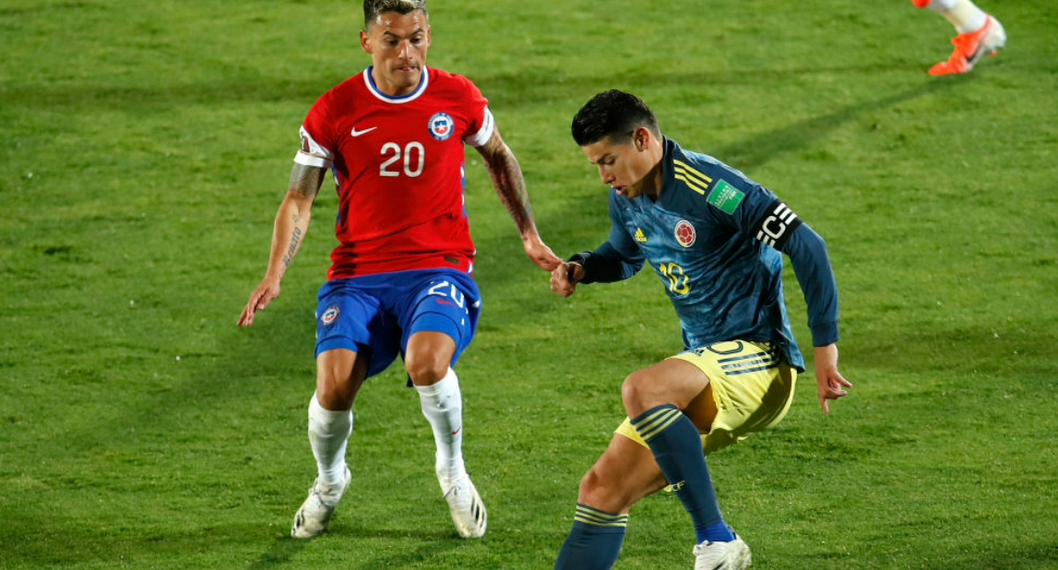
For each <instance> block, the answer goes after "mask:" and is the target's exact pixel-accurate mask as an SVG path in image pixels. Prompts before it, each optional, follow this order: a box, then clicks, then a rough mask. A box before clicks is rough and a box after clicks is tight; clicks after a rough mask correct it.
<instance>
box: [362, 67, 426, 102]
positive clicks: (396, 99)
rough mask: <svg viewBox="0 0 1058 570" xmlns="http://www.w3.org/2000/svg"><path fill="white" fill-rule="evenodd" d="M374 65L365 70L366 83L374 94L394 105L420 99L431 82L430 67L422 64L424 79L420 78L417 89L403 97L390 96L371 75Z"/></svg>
mask: <svg viewBox="0 0 1058 570" xmlns="http://www.w3.org/2000/svg"><path fill="white" fill-rule="evenodd" d="M372 67H373V66H369V67H368V68H367V69H365V70H364V74H363V75H364V85H366V86H367V90H368V91H370V92H371V94H372V95H374V96H375V97H377V98H379V99H380V100H382V101H385V102H386V103H393V104H394V105H401V104H404V103H410V102H412V101H414V100H416V99H418V98H419V97H420V96H421V95H422V94H423V93H425V92H426V87H427V86H428V85H429V84H430V69H429V68H428V67H426V66H425V65H424V66H422V79H420V80H419V86H418V87H416V88H415V91H412V92H411V93H409V94H407V95H405V96H403V97H390V96H389V95H386V94H385V93H382V91H380V90H379V89H378V86H377V85H375V78H374V77H372V76H371V69H372Z"/></svg>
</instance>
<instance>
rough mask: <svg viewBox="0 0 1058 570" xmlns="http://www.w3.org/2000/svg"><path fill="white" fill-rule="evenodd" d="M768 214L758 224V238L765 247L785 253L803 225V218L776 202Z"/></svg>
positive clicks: (781, 203)
mask: <svg viewBox="0 0 1058 570" xmlns="http://www.w3.org/2000/svg"><path fill="white" fill-rule="evenodd" d="M767 212H768V213H767V214H766V215H765V216H764V218H763V219H761V221H760V223H758V224H756V226H755V228H754V229H756V230H757V234H756V237H757V239H758V240H759V241H760V242H761V243H763V244H764V245H770V246H771V247H774V248H775V249H777V250H779V251H783V248H785V247H786V242H787V241H788V240H789V239H790V236H791V235H793V233H794V230H796V229H797V227H798V226H800V225H801V218H798V217H797V214H795V213H794V212H793V210H791V209H790V207H789V206H787V205H786V204H784V203H783V202H780V201H779V200H775V201H774V202H772V204H771V205H770V206H768V209H767Z"/></svg>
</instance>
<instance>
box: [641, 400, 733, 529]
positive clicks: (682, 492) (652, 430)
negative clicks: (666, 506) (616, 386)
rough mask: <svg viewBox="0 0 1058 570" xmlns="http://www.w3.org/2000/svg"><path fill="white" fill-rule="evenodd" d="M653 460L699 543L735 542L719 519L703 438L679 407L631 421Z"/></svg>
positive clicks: (660, 409)
mask: <svg viewBox="0 0 1058 570" xmlns="http://www.w3.org/2000/svg"><path fill="white" fill-rule="evenodd" d="M632 425H633V426H634V427H635V428H636V431H637V432H639V435H640V437H642V438H643V441H646V442H647V445H649V446H650V451H651V452H653V453H654V459H655V460H657V462H658V465H659V466H660V467H661V472H662V473H664V474H665V479H667V480H668V481H669V483H670V484H671V485H672V487H673V490H674V491H675V492H676V496H677V497H679V499H680V502H682V503H683V508H685V509H686V510H687V513H688V514H690V515H691V520H692V521H694V531H695V535H696V536H697V540H698V542H702V541H705V540H710V541H720V542H726V541H732V540H734V539H735V535H734V534H733V533H732V532H731V529H729V528H728V526H727V524H726V523H724V517H723V516H721V515H720V505H719V504H717V501H716V490H715V489H714V488H713V480H712V479H710V477H709V466H708V465H707V464H706V462H705V454H704V453H703V452H702V437H701V434H699V433H698V428H697V427H695V425H694V422H692V421H691V419H690V418H688V417H687V416H685V415H683V413H682V412H680V410H679V409H678V408H676V406H672V405H665V406H658V407H656V408H653V409H651V410H648V411H647V412H645V413H644V414H643V415H641V416H639V417H638V418H635V419H633V420H632Z"/></svg>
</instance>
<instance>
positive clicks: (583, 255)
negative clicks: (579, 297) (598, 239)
mask: <svg viewBox="0 0 1058 570" xmlns="http://www.w3.org/2000/svg"><path fill="white" fill-rule="evenodd" d="M590 257H591V252H590V251H582V252H580V253H574V254H573V255H571V256H570V257H569V259H568V260H566V263H576V264H577V265H580V266H581V268H582V269H583V270H584V276H583V279H580V280H579V281H578V280H576V279H574V275H573V274H572V273H568V269H567V275H569V277H570V280H571V281H574V282H576V283H587V282H589V278H588V263H587V261H588V259H589V258H590Z"/></svg>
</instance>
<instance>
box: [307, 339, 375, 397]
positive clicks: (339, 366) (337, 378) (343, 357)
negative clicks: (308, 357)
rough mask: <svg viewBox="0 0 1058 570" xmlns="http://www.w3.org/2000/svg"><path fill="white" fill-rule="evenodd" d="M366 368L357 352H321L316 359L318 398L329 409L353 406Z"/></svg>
mask: <svg viewBox="0 0 1058 570" xmlns="http://www.w3.org/2000/svg"><path fill="white" fill-rule="evenodd" d="M365 370H366V368H365V364H364V363H362V362H359V361H358V359H357V357H356V353H355V352H352V351H345V350H335V351H329V352H325V353H323V354H321V355H320V357H319V358H318V359H317V361H316V400H317V401H318V402H319V403H320V405H321V406H323V408H324V409H327V410H348V409H350V408H352V407H353V400H354V399H355V398H356V392H357V390H358V389H359V388H360V384H361V383H363V377H364V373H365Z"/></svg>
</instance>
